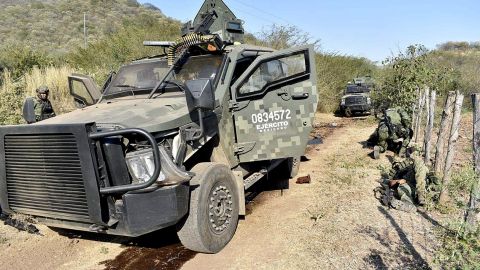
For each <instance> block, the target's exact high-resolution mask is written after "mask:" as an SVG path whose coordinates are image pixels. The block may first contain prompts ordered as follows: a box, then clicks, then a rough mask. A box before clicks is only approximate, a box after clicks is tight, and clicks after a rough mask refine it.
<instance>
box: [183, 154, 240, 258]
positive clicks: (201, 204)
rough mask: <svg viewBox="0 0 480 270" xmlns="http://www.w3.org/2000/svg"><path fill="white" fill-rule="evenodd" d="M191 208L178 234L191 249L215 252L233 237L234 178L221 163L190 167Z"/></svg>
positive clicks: (235, 192) (237, 209)
mask: <svg viewBox="0 0 480 270" xmlns="http://www.w3.org/2000/svg"><path fill="white" fill-rule="evenodd" d="M192 172H194V173H195V174H196V175H195V176H194V177H193V178H192V180H191V181H190V187H191V191H190V211H189V213H188V216H187V217H186V218H185V220H184V222H182V223H180V224H179V226H178V231H177V235H178V238H180V241H181V242H182V244H183V245H184V246H185V247H186V248H188V249H191V250H194V251H198V252H203V253H217V252H219V251H220V250H222V248H223V247H225V246H226V245H227V243H228V242H230V240H231V239H232V237H233V235H234V233H235V230H236V229H237V224H238V211H239V205H238V202H239V199H238V190H237V185H236V183H235V177H234V176H233V174H232V172H231V171H230V169H229V168H228V167H227V166H225V165H223V164H220V163H212V162H205V163H199V164H197V165H195V166H194V167H193V168H192Z"/></svg>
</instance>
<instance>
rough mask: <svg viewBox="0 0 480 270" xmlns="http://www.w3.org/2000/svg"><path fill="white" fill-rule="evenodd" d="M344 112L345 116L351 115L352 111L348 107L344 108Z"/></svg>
mask: <svg viewBox="0 0 480 270" xmlns="http://www.w3.org/2000/svg"><path fill="white" fill-rule="evenodd" d="M344 114H345V116H346V117H352V115H353V113H352V110H351V109H350V108H345V111H344Z"/></svg>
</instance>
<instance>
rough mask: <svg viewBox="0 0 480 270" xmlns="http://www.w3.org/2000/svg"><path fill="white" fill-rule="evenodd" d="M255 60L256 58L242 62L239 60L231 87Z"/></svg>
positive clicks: (245, 59)
mask: <svg viewBox="0 0 480 270" xmlns="http://www.w3.org/2000/svg"><path fill="white" fill-rule="evenodd" d="M253 60H255V58H253V57H249V58H243V59H242V60H239V61H238V62H237V65H236V66H235V70H234V71H233V76H232V81H231V83H230V85H233V84H234V83H235V82H236V81H237V79H238V78H239V77H240V76H241V75H242V74H243V73H244V72H245V70H247V68H248V67H249V66H250V65H251V64H252V62H253Z"/></svg>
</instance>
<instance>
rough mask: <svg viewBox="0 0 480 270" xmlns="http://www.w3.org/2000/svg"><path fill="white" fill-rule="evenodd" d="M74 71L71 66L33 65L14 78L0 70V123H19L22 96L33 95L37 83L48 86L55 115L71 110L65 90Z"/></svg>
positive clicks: (72, 108) (72, 104) (72, 103)
mask: <svg viewBox="0 0 480 270" xmlns="http://www.w3.org/2000/svg"><path fill="white" fill-rule="evenodd" d="M73 72H74V70H73V68H71V67H68V66H63V67H46V68H42V69H39V68H33V69H32V70H31V71H30V72H28V73H26V74H25V75H24V76H23V77H22V78H20V79H19V80H17V81H14V80H13V79H12V76H11V73H10V72H9V71H5V72H3V73H2V75H3V76H2V80H1V81H2V85H0V94H1V95H0V124H3V125H9V124H20V123H23V119H22V106H23V101H24V100H25V98H26V97H29V96H35V95H36V94H35V89H36V88H38V87H39V86H41V85H46V86H48V87H49V88H50V100H51V101H52V104H53V107H54V109H55V111H56V113H57V114H62V113H66V112H69V111H72V110H74V109H75V104H74V102H73V99H72V97H71V96H70V94H69V90H68V81H67V77H68V75H70V74H72V73H73Z"/></svg>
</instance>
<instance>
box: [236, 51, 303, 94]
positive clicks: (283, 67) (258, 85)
mask: <svg viewBox="0 0 480 270" xmlns="http://www.w3.org/2000/svg"><path fill="white" fill-rule="evenodd" d="M306 60H307V58H306V55H305V53H303V52H301V53H297V54H292V55H287V56H282V57H280V58H277V59H269V60H268V61H266V62H262V63H260V64H259V65H258V67H257V68H256V69H255V70H254V71H253V73H252V74H251V75H250V76H249V77H248V78H247V80H245V81H244V82H243V83H242V84H241V86H240V87H239V90H238V94H239V95H240V96H242V95H250V94H253V93H259V92H263V91H264V90H265V88H266V87H267V86H268V85H271V84H273V83H276V82H281V81H284V80H286V79H288V78H290V77H293V76H296V75H300V74H304V73H306V72H307V64H306Z"/></svg>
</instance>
